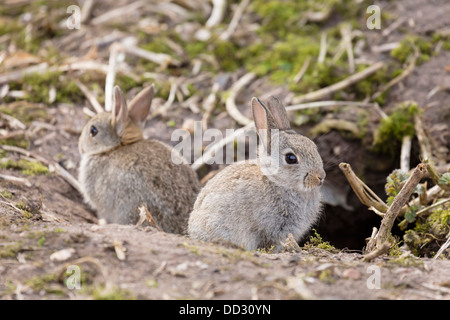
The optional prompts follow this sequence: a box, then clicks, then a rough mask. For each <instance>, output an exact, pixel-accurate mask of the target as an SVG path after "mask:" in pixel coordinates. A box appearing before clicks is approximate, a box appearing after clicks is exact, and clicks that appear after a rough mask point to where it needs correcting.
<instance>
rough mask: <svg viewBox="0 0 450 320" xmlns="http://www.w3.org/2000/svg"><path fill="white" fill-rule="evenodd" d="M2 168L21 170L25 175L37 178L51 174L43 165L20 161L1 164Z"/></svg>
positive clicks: (8, 161)
mask: <svg viewBox="0 0 450 320" xmlns="http://www.w3.org/2000/svg"><path fill="white" fill-rule="evenodd" d="M0 167H1V168H5V169H15V170H20V171H21V172H22V173H23V174H24V175H27V176H36V175H45V174H49V172H50V171H49V170H48V168H47V167H46V166H44V165H43V164H42V163H40V162H37V161H29V160H24V159H20V160H18V161H15V160H12V159H8V160H6V161H1V162H0Z"/></svg>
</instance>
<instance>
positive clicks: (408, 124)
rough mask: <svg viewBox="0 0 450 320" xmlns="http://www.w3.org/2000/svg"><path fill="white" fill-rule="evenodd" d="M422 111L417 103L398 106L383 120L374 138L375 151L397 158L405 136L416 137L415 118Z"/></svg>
mask: <svg viewBox="0 0 450 320" xmlns="http://www.w3.org/2000/svg"><path fill="white" fill-rule="evenodd" d="M419 112H420V110H419V107H418V106H417V104H415V103H404V104H400V105H397V106H396V108H395V109H394V111H393V112H392V113H391V114H390V115H389V116H388V117H387V118H385V119H382V120H381V123H380V126H379V127H378V130H377V132H376V133H375V137H374V144H373V150H374V151H375V152H379V153H382V154H389V155H391V156H395V155H396V154H397V153H398V152H399V150H400V145H401V143H402V139H403V137H404V136H407V135H408V136H411V137H414V135H415V129H414V121H413V120H414V116H415V115H417V114H419Z"/></svg>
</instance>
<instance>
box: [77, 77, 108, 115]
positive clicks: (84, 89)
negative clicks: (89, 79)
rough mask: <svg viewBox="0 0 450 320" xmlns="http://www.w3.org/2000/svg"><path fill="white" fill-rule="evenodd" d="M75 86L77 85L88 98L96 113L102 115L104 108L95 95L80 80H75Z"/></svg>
mask: <svg viewBox="0 0 450 320" xmlns="http://www.w3.org/2000/svg"><path fill="white" fill-rule="evenodd" d="M75 84H76V85H77V87H78V89H80V90H81V92H83V94H84V95H85V96H86V98H87V99H88V101H89V103H90V104H91V106H92V107H93V108H94V110H95V112H97V113H102V112H104V111H105V110H104V109H103V107H102V106H101V104H100V103H99V102H98V101H97V99H96V98H95V96H94V94H93V93H92V92H91V91H90V90H89V89H88V88H87V87H86V86H85V85H84V84H82V83H81V82H80V81H78V80H75Z"/></svg>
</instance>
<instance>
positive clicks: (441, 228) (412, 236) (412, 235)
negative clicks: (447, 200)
mask: <svg viewBox="0 0 450 320" xmlns="http://www.w3.org/2000/svg"><path fill="white" fill-rule="evenodd" d="M449 232H450V207H449V206H448V204H447V205H443V206H440V207H438V208H436V209H435V210H433V211H432V213H431V214H430V215H429V216H428V217H426V216H423V215H419V216H418V217H417V220H416V222H415V226H414V228H413V229H410V230H407V231H406V232H405V235H404V236H403V240H404V242H405V244H406V245H407V246H408V248H409V249H410V250H411V252H412V253H413V254H414V255H416V256H430V257H432V256H434V254H435V253H436V252H437V251H438V250H439V248H440V247H441V246H442V244H443V243H444V242H445V240H446V236H447V234H448V233H449Z"/></svg>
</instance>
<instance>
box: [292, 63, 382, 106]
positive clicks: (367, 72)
mask: <svg viewBox="0 0 450 320" xmlns="http://www.w3.org/2000/svg"><path fill="white" fill-rule="evenodd" d="M384 66H385V63H384V62H383V61H379V62H377V63H375V64H373V65H371V66H370V67H368V68H366V69H364V70H362V71H360V72H357V73H355V74H352V75H351V76H349V77H348V78H346V79H344V80H342V81H339V82H336V83H334V84H332V85H330V86H328V87H325V88H322V89H319V90H317V91H314V92H310V93H307V94H305V95H302V96H298V97H294V98H293V99H292V101H293V103H294V104H297V103H302V102H305V101H314V100H319V99H322V98H323V97H326V96H328V95H331V94H333V93H335V92H337V91H339V90H342V89H344V88H347V87H349V86H351V85H353V84H355V83H357V82H358V81H361V80H362V79H365V78H367V77H369V76H371V75H372V74H374V73H375V72H377V71H378V70H380V69H381V68H383V67H384Z"/></svg>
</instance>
